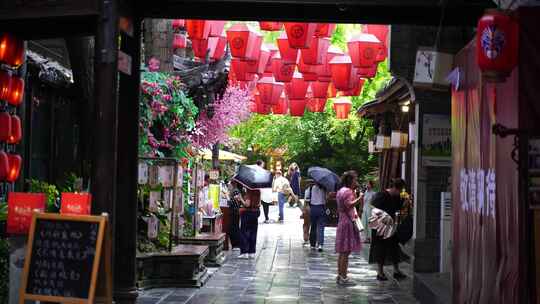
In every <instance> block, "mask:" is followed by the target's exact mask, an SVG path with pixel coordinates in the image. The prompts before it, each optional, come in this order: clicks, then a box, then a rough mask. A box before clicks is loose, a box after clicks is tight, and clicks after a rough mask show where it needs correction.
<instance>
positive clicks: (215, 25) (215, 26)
mask: <svg viewBox="0 0 540 304" xmlns="http://www.w3.org/2000/svg"><path fill="white" fill-rule="evenodd" d="M207 22H209V23H210V34H209V36H210V37H221V36H222V35H223V28H224V27H225V23H226V22H227V21H223V20H212V21H207Z"/></svg>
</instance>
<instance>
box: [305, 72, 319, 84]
mask: <svg viewBox="0 0 540 304" xmlns="http://www.w3.org/2000/svg"><path fill="white" fill-rule="evenodd" d="M302 77H303V78H304V80H305V81H309V82H313V81H317V80H318V79H319V76H318V75H317V74H315V73H302Z"/></svg>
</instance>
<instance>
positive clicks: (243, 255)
mask: <svg viewBox="0 0 540 304" xmlns="http://www.w3.org/2000/svg"><path fill="white" fill-rule="evenodd" d="M238 258H239V259H241V260H247V259H249V254H247V253H244V254H241V255H239V256H238Z"/></svg>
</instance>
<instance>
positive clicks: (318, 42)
mask: <svg viewBox="0 0 540 304" xmlns="http://www.w3.org/2000/svg"><path fill="white" fill-rule="evenodd" d="M329 46H330V39H328V38H313V41H312V42H311V45H310V46H309V48H307V49H302V50H301V54H302V61H303V62H304V63H306V64H313V65H318V64H323V63H324V60H325V59H326V53H327V52H328V47H329Z"/></svg>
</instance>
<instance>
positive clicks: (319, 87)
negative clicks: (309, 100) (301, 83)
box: [311, 81, 330, 99]
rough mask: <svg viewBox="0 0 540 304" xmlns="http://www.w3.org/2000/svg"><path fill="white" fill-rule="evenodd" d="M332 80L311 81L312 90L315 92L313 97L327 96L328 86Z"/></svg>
mask: <svg viewBox="0 0 540 304" xmlns="http://www.w3.org/2000/svg"><path fill="white" fill-rule="evenodd" d="M329 85H330V82H322V81H314V82H312V83H311V90H312V92H313V97H315V98H325V99H326V97H328V86H329Z"/></svg>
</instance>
